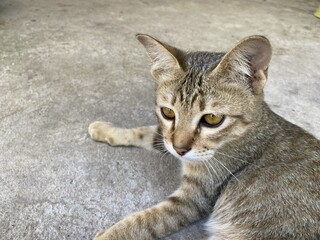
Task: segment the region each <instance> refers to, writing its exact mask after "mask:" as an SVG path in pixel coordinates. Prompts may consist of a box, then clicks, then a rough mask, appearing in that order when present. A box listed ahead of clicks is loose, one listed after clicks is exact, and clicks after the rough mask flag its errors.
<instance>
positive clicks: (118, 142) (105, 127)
mask: <svg viewBox="0 0 320 240" xmlns="http://www.w3.org/2000/svg"><path fill="white" fill-rule="evenodd" d="M88 131H89V134H90V136H91V138H92V139H93V140H95V141H99V142H106V143H108V144H109V145H111V146H136V147H142V148H146V149H148V150H152V149H156V146H157V145H158V144H161V143H158V142H157V141H159V142H160V141H161V140H158V138H159V137H161V135H160V133H158V131H157V126H148V127H139V128H131V129H125V128H118V127H115V126H114V125H113V124H112V123H109V122H99V121H97V122H93V123H91V124H90V125H89V129H88Z"/></svg>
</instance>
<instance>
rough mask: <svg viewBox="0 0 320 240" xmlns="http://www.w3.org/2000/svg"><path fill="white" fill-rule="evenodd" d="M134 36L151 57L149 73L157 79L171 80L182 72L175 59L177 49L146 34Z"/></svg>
mask: <svg viewBox="0 0 320 240" xmlns="http://www.w3.org/2000/svg"><path fill="white" fill-rule="evenodd" d="M136 38H137V39H138V40H139V42H140V43H141V44H142V45H143V46H144V47H145V49H146V50H147V53H148V55H149V57H150V58H151V61H152V67H151V74H152V76H153V77H154V78H155V79H156V80H157V81H167V80H173V79H176V78H178V76H180V75H181V74H182V73H183V70H182V68H181V66H180V64H179V61H178V59H177V55H178V50H177V49H175V48H174V47H171V46H169V45H168V44H165V43H162V42H160V41H158V40H156V39H155V38H153V37H151V36H149V35H146V34H137V35H136Z"/></svg>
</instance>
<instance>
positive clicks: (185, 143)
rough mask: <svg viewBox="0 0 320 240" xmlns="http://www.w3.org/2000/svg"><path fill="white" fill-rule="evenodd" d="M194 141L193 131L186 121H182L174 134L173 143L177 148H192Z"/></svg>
mask: <svg viewBox="0 0 320 240" xmlns="http://www.w3.org/2000/svg"><path fill="white" fill-rule="evenodd" d="M192 142H193V131H192V129H191V127H190V126H188V124H187V122H186V121H181V122H180V123H179V124H178V126H177V127H176V129H175V131H174V134H173V135H172V143H173V145H174V146H175V147H177V148H190V147H191V145H192Z"/></svg>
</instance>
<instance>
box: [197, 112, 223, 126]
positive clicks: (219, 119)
mask: <svg viewBox="0 0 320 240" xmlns="http://www.w3.org/2000/svg"><path fill="white" fill-rule="evenodd" d="M224 119H225V116H224V115H214V114H206V115H204V116H203V117H202V118H201V121H200V123H201V124H203V125H204V126H206V127H211V128H215V127H219V126H220V125H221V124H222V123H223V121H224Z"/></svg>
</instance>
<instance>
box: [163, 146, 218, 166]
mask: <svg viewBox="0 0 320 240" xmlns="http://www.w3.org/2000/svg"><path fill="white" fill-rule="evenodd" d="M164 145H165V147H166V149H167V150H168V151H169V152H170V153H171V154H172V155H173V156H175V157H176V158H178V159H179V160H181V161H182V162H187V163H194V162H198V161H205V160H209V159H211V158H212V156H213V154H212V153H211V151H210V154H209V153H207V154H198V153H196V152H195V151H193V150H191V151H189V152H187V153H186V154H185V155H183V156H180V155H179V154H178V153H177V152H176V150H174V148H173V147H172V145H171V144H168V143H166V142H164Z"/></svg>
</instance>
